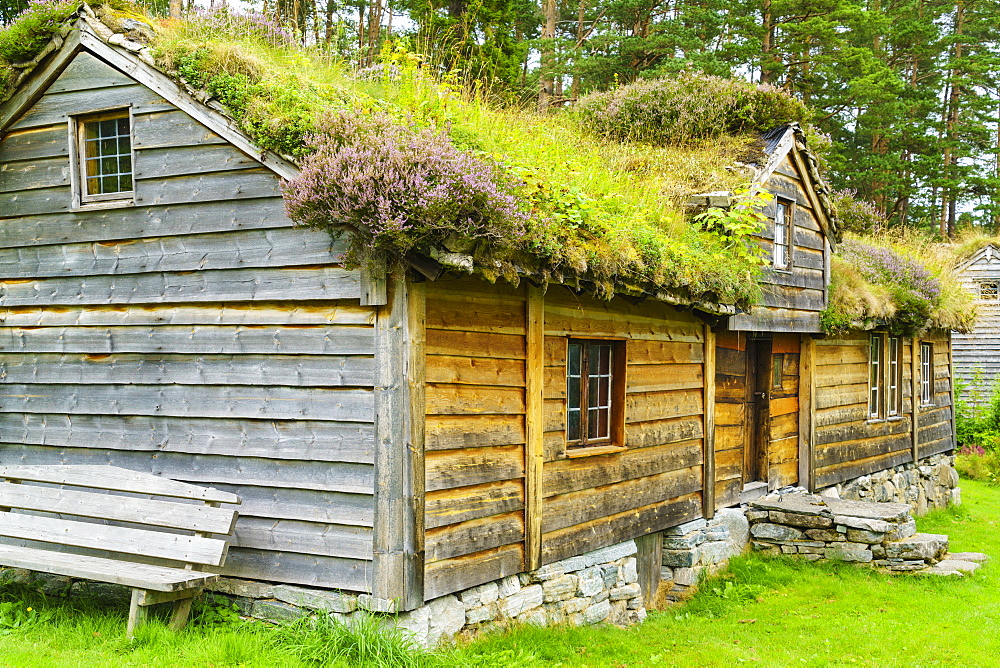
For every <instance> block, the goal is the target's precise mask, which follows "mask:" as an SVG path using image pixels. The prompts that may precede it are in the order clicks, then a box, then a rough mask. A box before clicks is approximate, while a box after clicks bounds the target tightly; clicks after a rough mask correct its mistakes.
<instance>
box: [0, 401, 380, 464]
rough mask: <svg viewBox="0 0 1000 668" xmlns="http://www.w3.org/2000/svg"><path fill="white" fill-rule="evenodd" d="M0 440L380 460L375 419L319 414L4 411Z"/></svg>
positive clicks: (324, 459) (61, 445)
mask: <svg viewBox="0 0 1000 668" xmlns="http://www.w3.org/2000/svg"><path fill="white" fill-rule="evenodd" d="M0 442H2V443H21V444H24V445H47V446H53V447H58V448H67V447H68V448H97V449H110V450H132V451H136V452H139V451H143V452H149V453H152V454H155V453H156V452H178V453H185V454H191V455H230V456H235V457H264V458H271V459H301V460H307V461H314V462H354V463H359V464H372V463H374V452H375V434H374V429H373V426H372V425H371V424H366V423H360V422H329V421H314V420H248V419H245V418H236V419H219V418H190V417H177V418H174V417H138V416H119V415H103V414H100V415H58V414H52V413H4V414H3V418H2V419H0Z"/></svg>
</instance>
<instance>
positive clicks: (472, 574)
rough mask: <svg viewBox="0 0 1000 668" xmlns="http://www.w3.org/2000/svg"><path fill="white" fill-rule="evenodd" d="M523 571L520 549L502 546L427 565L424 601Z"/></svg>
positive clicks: (519, 545)
mask: <svg viewBox="0 0 1000 668" xmlns="http://www.w3.org/2000/svg"><path fill="white" fill-rule="evenodd" d="M523 570H525V566H524V545H523V544H520V543H519V544H516V545H506V546H504V547H499V548H494V549H492V550H484V551H483V552H476V553H474V554H468V555H464V556H461V557H456V558H453V559H445V560H442V561H435V562H433V563H430V564H427V567H426V569H425V570H424V600H428V601H429V600H431V599H434V598H438V597H439V596H444V595H446V594H452V593H455V592H459V591H463V590H465V589H469V588H470V587H475V586H476V585H481V584H483V583H484V582H490V581H492V580H499V579H500V578H502V577H506V576H508V575H514V574H516V573H520V572H521V571H523Z"/></svg>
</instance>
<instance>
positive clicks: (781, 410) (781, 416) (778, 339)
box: [767, 334, 800, 489]
mask: <svg viewBox="0 0 1000 668" xmlns="http://www.w3.org/2000/svg"><path fill="white" fill-rule="evenodd" d="M799 350H800V337H799V335H798V334H775V335H774V339H773V340H772V342H771V354H772V356H773V355H779V354H780V355H782V359H783V360H784V362H783V364H782V369H781V388H780V389H779V388H772V389H771V394H770V401H769V406H768V416H769V417H768V419H769V421H770V425H769V426H770V429H771V439H770V442H769V443H768V446H767V486H768V488H769V489H777V488H779V487H784V486H785V485H794V484H796V483H797V482H798V478H799V471H798V461H799Z"/></svg>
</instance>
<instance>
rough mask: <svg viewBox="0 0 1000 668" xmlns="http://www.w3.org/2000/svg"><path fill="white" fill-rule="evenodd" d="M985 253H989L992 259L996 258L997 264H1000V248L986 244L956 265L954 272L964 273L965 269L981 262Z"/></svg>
mask: <svg viewBox="0 0 1000 668" xmlns="http://www.w3.org/2000/svg"><path fill="white" fill-rule="evenodd" d="M987 252H989V253H990V254H991V256H992V257H994V258H996V260H997V262H1000V247H997V245H996V244H986V245H985V246H983V247H982V248H980V249H979V250H977V251H976V252H975V253H973V254H972V257H970V258H968V259H967V260H965V261H964V262H962V263H960V264H958V265H957V266H956V267H955V271H965V270H966V269H968V268H969V267H971V266H972V265H974V264H975V263H976V262H978V261H979V260H981V259H982V258H983V257H984V256H985V255H986V253H987ZM991 264H992V262H991Z"/></svg>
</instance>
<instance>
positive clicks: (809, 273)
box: [730, 148, 830, 332]
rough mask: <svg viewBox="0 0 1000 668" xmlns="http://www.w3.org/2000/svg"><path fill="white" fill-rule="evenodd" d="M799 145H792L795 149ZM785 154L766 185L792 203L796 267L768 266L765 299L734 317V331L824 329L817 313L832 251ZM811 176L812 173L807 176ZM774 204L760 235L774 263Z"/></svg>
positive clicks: (823, 301) (823, 300)
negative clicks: (774, 268)
mask: <svg viewBox="0 0 1000 668" xmlns="http://www.w3.org/2000/svg"><path fill="white" fill-rule="evenodd" d="M795 151H796V149H794V148H793V149H792V152H793V153H794V152H795ZM791 156H792V154H791V153H790V154H789V156H786V157H785V159H784V160H782V161H781V163H780V164H779V165H778V167H777V168H776V169H775V171H774V173H773V174H772V176H771V178H770V179H768V180H767V182H766V183H765V184H764V187H765V188H766V189H767V190H768V192H770V193H772V194H774V195H775V196H776V197H780V198H782V199H785V200H788V201H791V202H793V203H794V205H793V209H794V215H793V219H794V220H793V224H794V227H793V230H792V248H791V253H792V258H791V259H792V266H791V269H790V270H789V271H779V270H773V269H772V270H770V271H769V272H768V273H767V275H766V276H765V278H764V280H763V281H762V283H763V299H762V300H761V303H760V304H759V305H757V306H755V307H754V308H753V310H752V311H751V313H749V314H747V315H738V316H734V317H732V318H730V329H734V330H746V331H757V332H821V331H822V329H821V328H820V324H819V312H820V311H821V310H823V309H824V308H825V307H826V285H827V282H828V269H827V261H828V256H829V253H830V250H829V247H828V244H827V242H826V238H825V237H824V235H823V232H822V231H821V228H820V225H819V223H818V222H817V217H816V215H817V214H816V212H815V211H814V210H813V207H812V203H811V200H810V198H809V196H808V194H807V192H806V185H805V179H804V178H803V176H802V174H800V172H799V169H798V167H797V166H796V165H795V164H794V161H793V160H792V159H791ZM806 178H808V177H806ZM776 206H777V203H776V202H771V203H770V204H769V205H768V206H767V207H766V208H765V211H764V213H765V214H766V215H767V216H768V221H767V226H766V229H765V230H764V231H763V232H762V233H761V234H760V236H759V237H758V238H757V239H758V242H759V243H760V245H761V247H762V248H763V250H764V257H765V258H766V260H767V262H768V264H769V265H770V262H771V257H772V253H773V248H774V215H775V208H776Z"/></svg>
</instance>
